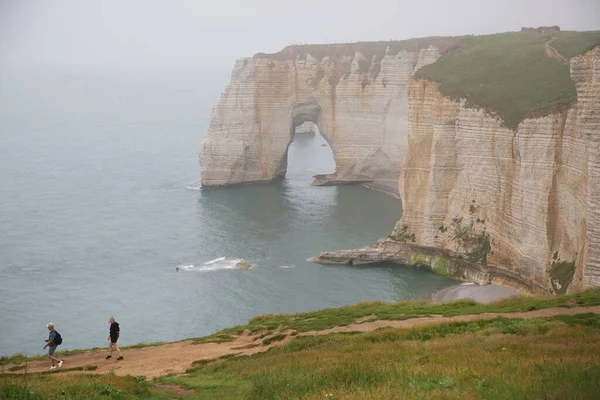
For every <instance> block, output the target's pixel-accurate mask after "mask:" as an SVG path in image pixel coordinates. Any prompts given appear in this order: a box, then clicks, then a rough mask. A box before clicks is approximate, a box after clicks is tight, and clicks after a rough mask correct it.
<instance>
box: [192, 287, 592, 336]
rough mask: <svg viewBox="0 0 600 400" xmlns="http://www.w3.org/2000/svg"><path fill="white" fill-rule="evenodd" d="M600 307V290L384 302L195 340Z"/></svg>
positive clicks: (265, 319)
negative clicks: (366, 321)
mask: <svg viewBox="0 0 600 400" xmlns="http://www.w3.org/2000/svg"><path fill="white" fill-rule="evenodd" d="M596 305H600V288H594V289H588V290H586V291H584V292H581V293H576V294H569V295H559V296H548V297H524V296H522V297H512V298H507V299H503V300H499V301H496V302H493V303H489V304H483V303H478V302H476V301H474V300H470V299H466V300H457V301H453V302H448V303H431V302H426V301H402V302H398V303H384V302H379V301H374V302H363V303H359V304H356V305H352V306H346V307H340V308H328V309H324V310H318V311H312V312H305V313H299V314H267V315H261V316H258V317H255V318H253V319H252V320H250V322H249V323H248V324H247V325H241V326H235V327H232V328H227V329H224V330H222V331H219V332H217V333H215V334H213V335H210V336H206V337H202V338H197V339H193V340H194V341H195V342H196V343H208V342H216V343H219V342H229V341H232V340H234V339H235V337H236V336H237V335H239V334H240V333H242V332H243V331H245V330H249V331H250V332H253V333H256V332H275V331H284V330H291V331H295V332H309V331H321V330H325V329H330V328H334V327H336V326H346V325H349V324H351V323H352V322H354V321H356V320H357V319H359V318H365V317H369V318H371V319H373V320H394V321H400V320H405V319H409V318H417V317H428V316H431V315H442V316H445V317H452V316H457V315H469V314H482V313H487V312H496V313H500V312H520V311H533V310H541V309H544V308H551V307H569V308H570V307H576V306H596Z"/></svg>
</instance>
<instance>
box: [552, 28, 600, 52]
mask: <svg viewBox="0 0 600 400" xmlns="http://www.w3.org/2000/svg"><path fill="white" fill-rule="evenodd" d="M555 36H556V40H554V42H552V47H554V48H555V49H556V51H558V52H559V53H560V54H561V55H562V56H563V57H566V58H573V57H575V56H577V55H579V54H583V53H585V52H586V51H589V50H591V49H593V48H594V47H596V46H598V45H600V31H589V32H573V31H561V32H559V33H557V34H556V35H555Z"/></svg>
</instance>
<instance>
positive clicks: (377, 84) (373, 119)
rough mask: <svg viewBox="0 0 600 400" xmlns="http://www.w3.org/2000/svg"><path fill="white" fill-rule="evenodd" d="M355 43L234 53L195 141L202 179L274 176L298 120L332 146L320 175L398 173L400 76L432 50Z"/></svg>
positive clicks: (403, 93) (402, 139)
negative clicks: (328, 167)
mask: <svg viewBox="0 0 600 400" xmlns="http://www.w3.org/2000/svg"><path fill="white" fill-rule="evenodd" d="M371 45H372V46H373V47H372V48H371V47H369V46H371ZM345 46H346V47H345ZM361 46H362V47H361ZM365 46H366V47H365ZM365 46H363V44H351V45H331V46H323V49H326V50H327V51H326V52H325V53H322V54H320V55H318V56H313V55H311V54H310V53H303V52H302V51H301V50H302V46H300V48H299V49H295V48H292V49H295V50H294V51H296V53H294V54H291V55H290V54H289V53H286V50H284V52H282V53H278V54H276V55H271V56H268V55H257V56H255V57H252V58H245V59H240V60H238V61H237V62H236V64H235V67H234V69H233V72H232V76H231V82H230V84H229V85H228V86H227V88H226V90H225V92H224V93H223V95H222V96H221V99H220V101H219V102H218V103H217V105H215V107H214V108H213V114H212V119H211V122H210V126H209V129H208V132H207V133H206V136H205V138H204V140H203V141H202V144H201V146H200V169H201V176H202V186H204V187H206V186H225V185H231V184H238V183H245V182H261V181H263V182H264V181H271V180H273V179H276V178H279V177H283V176H284V175H285V173H286V170H287V149H288V146H289V145H290V143H291V142H292V140H293V135H294V129H295V127H296V126H297V125H298V124H301V123H302V122H305V121H307V120H308V121H312V122H315V123H317V125H318V126H319V130H320V131H321V133H322V135H323V137H324V138H325V140H326V141H327V142H328V143H329V145H330V147H331V150H332V152H333V156H334V159H335V163H336V172H335V174H333V175H329V176H327V177H326V180H327V181H328V182H348V181H361V180H373V179H398V176H399V174H400V168H401V166H402V164H403V162H404V158H405V155H406V151H407V146H408V145H407V136H408V93H407V87H408V78H409V77H410V76H411V75H412V74H413V73H414V71H415V70H416V69H418V68H420V66H422V65H425V64H428V63H431V62H433V61H435V60H436V59H437V57H438V56H439V51H438V48H437V47H434V46H429V47H428V48H427V49H419V48H416V49H413V51H406V50H399V51H398V52H397V53H396V54H393V53H392V52H391V50H390V47H389V46H388V47H385V46H384V45H383V46H382V44H381V43H374V44H365ZM354 47H356V48H357V49H362V51H363V52H361V51H353V49H354ZM306 50H307V51H314V52H315V53H318V52H319V51H320V50H319V49H312V48H311V47H310V46H307V47H306ZM321 50H322V49H321ZM367 50H368V51H367ZM375 50H377V51H379V53H378V52H376V51H375ZM327 52H330V53H331V54H330V55H327ZM365 54H366V55H365ZM325 183H327V182H325Z"/></svg>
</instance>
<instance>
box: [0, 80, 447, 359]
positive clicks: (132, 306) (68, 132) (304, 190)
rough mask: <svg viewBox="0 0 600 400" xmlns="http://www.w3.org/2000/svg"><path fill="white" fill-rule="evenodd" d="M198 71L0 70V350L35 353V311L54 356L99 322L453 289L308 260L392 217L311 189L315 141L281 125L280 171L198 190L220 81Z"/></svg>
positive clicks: (88, 335) (156, 334) (133, 322)
mask: <svg viewBox="0 0 600 400" xmlns="http://www.w3.org/2000/svg"><path fill="white" fill-rule="evenodd" d="M201 72H202V71H194V70H188V71H122V70H121V71H118V70H110V71H90V70H56V69H53V70H27V71H0V171H1V174H0V298H1V302H0V317H1V319H2V324H0V354H2V355H8V354H12V353H15V352H24V353H27V354H41V353H42V346H43V344H44V342H43V340H44V339H45V338H46V336H47V330H46V326H45V325H46V323H47V322H49V321H53V322H54V323H55V324H56V326H57V329H58V330H59V331H60V332H61V334H62V336H63V338H64V342H63V346H62V347H63V348H67V349H68V348H83V347H91V346H104V345H105V341H106V338H107V336H108V323H107V320H108V317H109V316H111V315H114V316H115V317H116V319H117V321H118V322H119V323H120V325H121V339H120V341H121V342H122V343H123V344H133V343H139V342H153V341H170V340H177V339H182V338H186V337H198V336H204V335H207V334H210V333H213V332H215V331H217V330H219V329H222V328H225V327H230V326H232V325H236V324H243V323H245V322H247V321H248V320H249V319H250V318H252V317H253V316H256V315H260V314H264V313H282V312H283V313H294V312H301V311H308V310H316V309H321V308H325V307H336V306H342V305H346V304H353V303H357V302H360V301H364V300H384V301H395V300H403V299H415V298H417V299H429V298H430V296H431V294H432V293H433V292H434V291H436V290H438V289H441V288H444V287H448V286H450V285H452V284H453V283H454V281H451V280H448V279H445V278H443V277H440V276H436V275H434V274H432V273H428V272H425V271H415V270H411V269H404V268H401V267H397V266H391V265H381V266H377V267H363V268H355V267H344V266H320V265H315V264H311V263H308V262H306V259H307V258H308V257H311V256H313V255H316V254H318V253H319V252H321V251H324V250H331V249H337V248H352V247H358V246H363V245H367V244H370V243H372V242H373V241H375V240H376V239H378V238H380V237H382V236H385V235H387V234H388V233H389V232H390V231H391V230H392V228H393V226H394V223H395V222H396V220H397V219H398V218H399V217H400V215H401V204H400V201H398V200H396V199H393V198H391V197H388V196H386V195H384V194H381V193H378V192H375V191H371V190H368V189H365V188H362V187H359V186H341V187H313V186H310V182H311V180H312V175H314V174H317V173H327V172H332V171H333V169H334V164H333V160H332V156H331V150H330V148H329V146H327V144H326V142H325V141H324V140H323V138H322V137H321V136H319V135H316V136H300V135H296V136H297V137H296V138H295V140H294V142H293V144H292V145H291V146H290V150H289V168H288V174H287V176H286V179H284V180H281V181H279V182H276V183H273V184H261V185H251V186H244V187H234V188H226V189H218V190H202V189H200V188H199V182H200V174H199V168H198V162H197V148H198V145H199V143H200V140H201V139H202V136H203V134H204V132H205V130H206V128H207V125H208V122H209V118H210V107H211V105H212V104H213V103H214V102H216V100H217V99H218V96H219V94H220V91H221V90H222V88H223V87H224V85H225V84H226V80H227V78H228V73H229V72H228V71H220V70H215V71H208V72H205V73H201ZM211 74H212V75H211ZM207 76H209V77H211V79H207ZM323 144H325V146H322V145H323ZM238 260H243V261H246V262H249V263H250V264H251V265H252V269H250V270H245V271H242V270H237V269H235V268H234V264H235V262H237V261H238ZM176 267H177V268H176ZM177 269H178V270H177Z"/></svg>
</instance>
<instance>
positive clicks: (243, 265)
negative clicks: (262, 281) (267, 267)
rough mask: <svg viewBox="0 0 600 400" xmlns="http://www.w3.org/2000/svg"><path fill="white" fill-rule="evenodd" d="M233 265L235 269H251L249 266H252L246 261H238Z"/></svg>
mask: <svg viewBox="0 0 600 400" xmlns="http://www.w3.org/2000/svg"><path fill="white" fill-rule="evenodd" d="M235 267H236V268H237V269H251V268H252V265H250V264H249V263H247V262H244V261H240V262H239V263H237V264H235Z"/></svg>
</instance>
